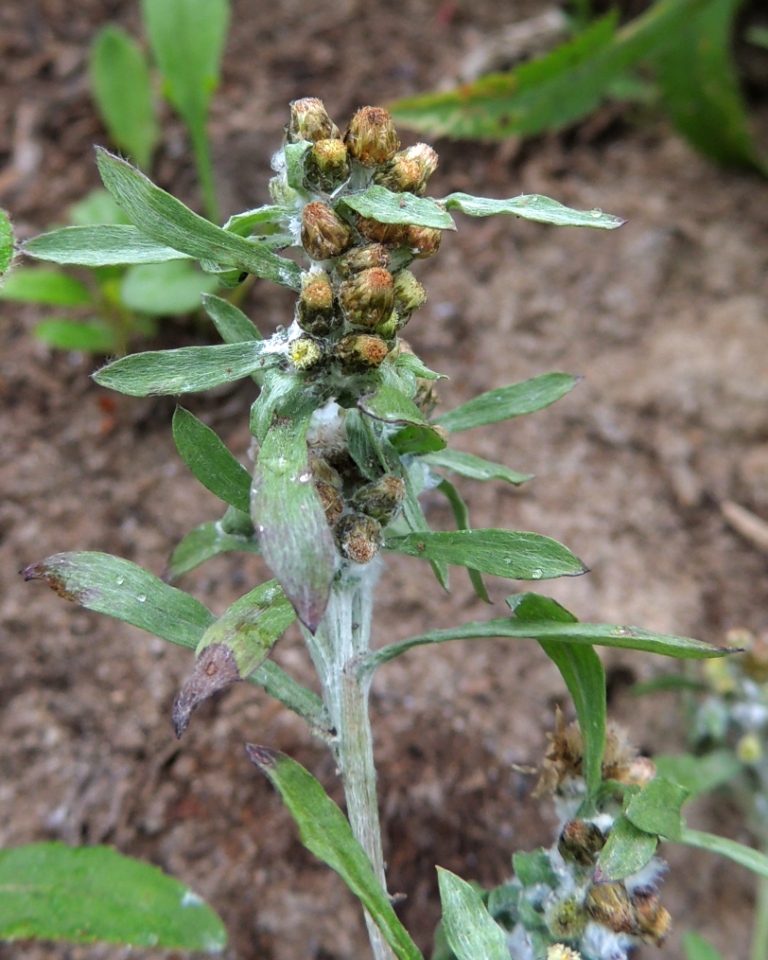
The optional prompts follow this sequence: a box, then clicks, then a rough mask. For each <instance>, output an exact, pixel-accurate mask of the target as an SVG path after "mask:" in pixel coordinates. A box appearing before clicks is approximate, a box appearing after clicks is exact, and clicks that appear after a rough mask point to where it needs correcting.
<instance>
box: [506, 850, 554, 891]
mask: <svg viewBox="0 0 768 960" xmlns="http://www.w3.org/2000/svg"><path fill="white" fill-rule="evenodd" d="M512 871H513V873H514V874H515V876H516V877H517V879H518V880H519V881H520V883H521V884H522V885H523V886H524V887H532V886H534V885H535V884H538V883H545V884H546V885H547V886H548V887H552V889H553V890H554V889H555V888H556V887H557V885H558V878H557V874H556V873H555V871H554V870H553V869H552V863H551V861H550V859H549V857H548V856H547V854H546V852H545V851H544V850H542V849H538V850H531V851H530V852H527V851H524V850H518V851H517V852H516V853H513V854H512Z"/></svg>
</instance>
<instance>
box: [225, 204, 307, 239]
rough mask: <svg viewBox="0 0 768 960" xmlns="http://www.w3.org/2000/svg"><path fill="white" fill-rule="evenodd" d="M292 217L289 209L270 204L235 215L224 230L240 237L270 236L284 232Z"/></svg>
mask: <svg viewBox="0 0 768 960" xmlns="http://www.w3.org/2000/svg"><path fill="white" fill-rule="evenodd" d="M291 216H292V213H291V210H290V209H289V208H287V207H281V206H273V205H271V204H268V205H267V206H263V207H257V208H256V209H255V210H246V211H245V212H244V213H236V214H234V216H231V217H230V218H229V220H227V222H226V223H225V224H224V226H223V228H222V229H224V230H227V231H228V232H229V233H236V234H237V235H238V236H239V237H250V236H253V235H254V234H256V235H259V236H269V235H270V234H273V233H276V232H278V231H281V230H283V229H284V227H285V224H286V223H287V222H288V220H289V218H290V217H291Z"/></svg>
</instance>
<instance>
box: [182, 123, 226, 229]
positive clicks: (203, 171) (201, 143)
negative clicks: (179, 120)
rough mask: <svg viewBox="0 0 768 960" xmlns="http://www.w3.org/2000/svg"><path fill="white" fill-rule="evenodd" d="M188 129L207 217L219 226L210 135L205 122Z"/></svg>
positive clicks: (190, 126)
mask: <svg viewBox="0 0 768 960" xmlns="http://www.w3.org/2000/svg"><path fill="white" fill-rule="evenodd" d="M188 129H189V136H190V139H191V141H192V152H193V153H194V155H195V166H196V167H197V178H198V180H199V181H200V192H201V193H202V195H203V206H204V208H205V215H206V217H207V218H208V219H209V220H210V221H211V222H212V223H215V224H216V225H217V226H218V224H219V204H218V201H217V199H216V186H215V184H214V181H213V163H212V162H211V148H210V144H209V142H208V134H207V133H206V131H205V121H204V120H203V121H201V122H197V123H190V124H189V128H188Z"/></svg>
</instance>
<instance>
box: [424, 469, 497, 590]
mask: <svg viewBox="0 0 768 960" xmlns="http://www.w3.org/2000/svg"><path fill="white" fill-rule="evenodd" d="M437 489H438V490H439V491H440V493H442V494H443V496H444V497H445V498H446V500H447V501H448V503H449V504H450V505H451V510H452V511H453V517H454V520H455V521H456V527H457V529H458V530H470V529H471V525H470V522H469V508H468V507H467V505H466V503H465V502H464V500H463V499H462V497H461V494H460V493H459V491H458V490H457V489H456V487H454V485H453V484H452V483H450V482H449V481H448V480H442V481H441V482H440V483H439V484H438V486H437ZM467 573H468V574H469V580H470V583H471V584H472V587H473V589H474V591H475V593H476V594H477V595H478V597H479V598H480V599H481V600H483V601H484V602H485V603H491V598H490V597H489V596H488V591H487V589H486V587H485V583H484V582H483V575H482V574H481V573H479V572H478V571H477V570H472V569H468V570H467Z"/></svg>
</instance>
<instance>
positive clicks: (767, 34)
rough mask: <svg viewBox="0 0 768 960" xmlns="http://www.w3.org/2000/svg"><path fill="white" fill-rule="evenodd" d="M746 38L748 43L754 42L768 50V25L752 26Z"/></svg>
mask: <svg viewBox="0 0 768 960" xmlns="http://www.w3.org/2000/svg"><path fill="white" fill-rule="evenodd" d="M744 39H745V40H746V41H747V43H754V45H755V46H756V47H762V48H763V49H764V50H768V27H750V28H749V29H748V30H747V32H746V34H745V37H744Z"/></svg>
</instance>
